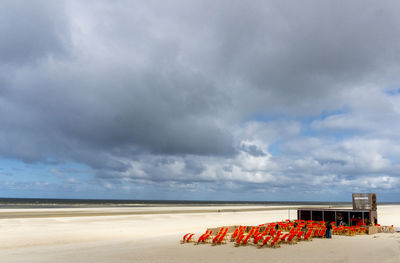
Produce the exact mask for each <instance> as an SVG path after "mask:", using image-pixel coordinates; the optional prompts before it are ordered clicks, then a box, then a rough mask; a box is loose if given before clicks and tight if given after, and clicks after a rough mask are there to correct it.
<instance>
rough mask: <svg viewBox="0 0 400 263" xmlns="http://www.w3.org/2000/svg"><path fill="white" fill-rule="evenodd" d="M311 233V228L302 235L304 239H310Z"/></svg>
mask: <svg viewBox="0 0 400 263" xmlns="http://www.w3.org/2000/svg"><path fill="white" fill-rule="evenodd" d="M312 233H313V230H312V229H310V230H308V231H307V233H306V234H305V235H304V240H307V241H312Z"/></svg>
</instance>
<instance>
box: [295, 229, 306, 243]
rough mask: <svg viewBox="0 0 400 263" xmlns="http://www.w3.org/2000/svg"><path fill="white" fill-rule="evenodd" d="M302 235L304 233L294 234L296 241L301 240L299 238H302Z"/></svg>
mask: <svg viewBox="0 0 400 263" xmlns="http://www.w3.org/2000/svg"><path fill="white" fill-rule="evenodd" d="M303 233H304V231H299V232H297V234H296V240H298V241H300V240H301V237H302V236H303Z"/></svg>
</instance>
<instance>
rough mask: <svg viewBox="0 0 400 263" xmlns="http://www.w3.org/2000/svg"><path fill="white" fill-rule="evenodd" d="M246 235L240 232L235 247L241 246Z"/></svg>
mask: <svg viewBox="0 0 400 263" xmlns="http://www.w3.org/2000/svg"><path fill="white" fill-rule="evenodd" d="M245 237H246V235H245V234H244V233H242V234H240V236H238V238H237V239H236V242H235V247H238V246H240V243H241V242H242V240H243V238H245Z"/></svg>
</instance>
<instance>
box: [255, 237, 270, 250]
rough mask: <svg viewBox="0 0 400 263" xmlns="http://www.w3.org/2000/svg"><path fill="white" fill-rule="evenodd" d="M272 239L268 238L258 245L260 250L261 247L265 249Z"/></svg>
mask: <svg viewBox="0 0 400 263" xmlns="http://www.w3.org/2000/svg"><path fill="white" fill-rule="evenodd" d="M271 238H272V236H266V237H265V239H264V241H263V242H262V243H261V244H260V243H259V244H258V248H261V247H263V246H264V245H267V244H268V241H269V240H270V239H271Z"/></svg>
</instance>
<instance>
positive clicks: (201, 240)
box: [195, 230, 212, 245]
mask: <svg viewBox="0 0 400 263" xmlns="http://www.w3.org/2000/svg"><path fill="white" fill-rule="evenodd" d="M211 233H212V230H210V231H208V230H206V232H205V233H204V234H202V235H201V236H200V237H199V239H197V242H196V244H195V245H197V244H199V243H203V242H204V241H205V240H206V239H207V238H208V237H209V236H210V235H211Z"/></svg>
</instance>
